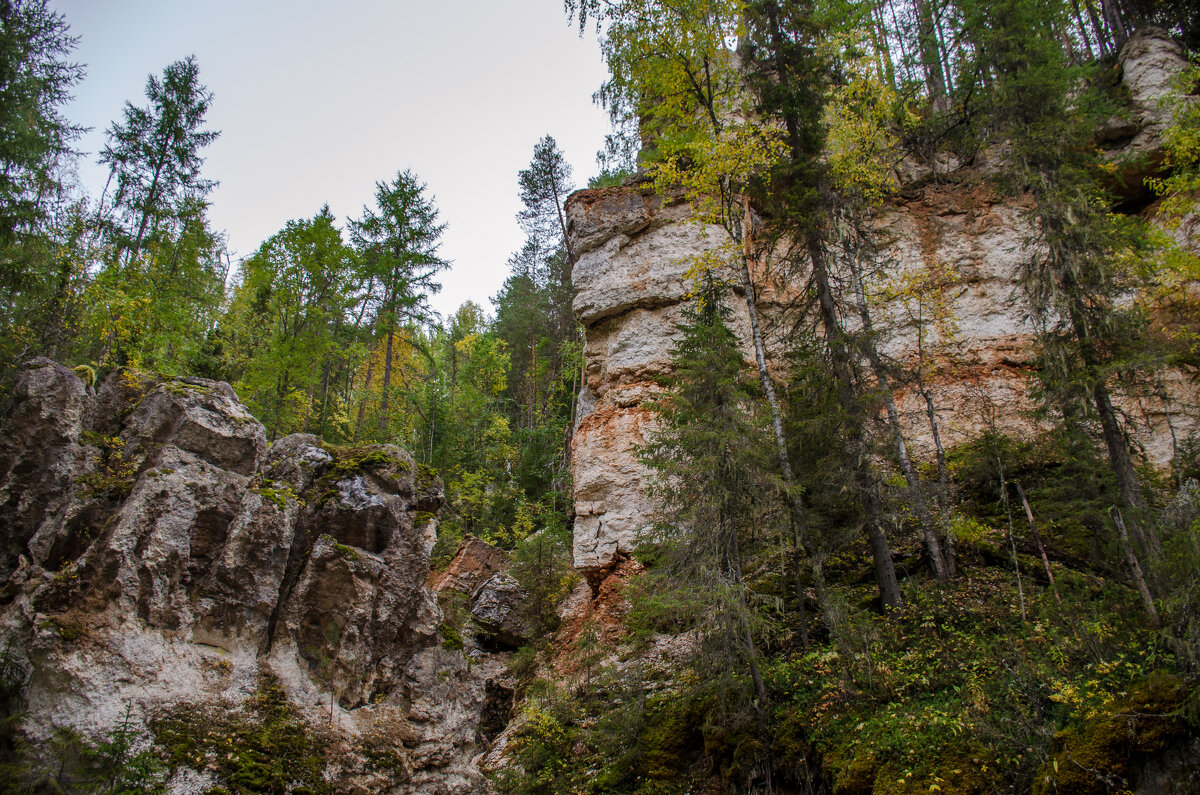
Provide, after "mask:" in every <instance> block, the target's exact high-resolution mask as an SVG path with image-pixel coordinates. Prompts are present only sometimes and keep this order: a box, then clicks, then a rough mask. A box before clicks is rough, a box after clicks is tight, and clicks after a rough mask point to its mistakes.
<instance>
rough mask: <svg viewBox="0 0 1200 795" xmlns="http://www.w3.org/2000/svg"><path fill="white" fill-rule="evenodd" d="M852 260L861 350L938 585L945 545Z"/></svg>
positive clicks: (943, 577)
mask: <svg viewBox="0 0 1200 795" xmlns="http://www.w3.org/2000/svg"><path fill="white" fill-rule="evenodd" d="M850 259H851V265H850V267H851V278H852V279H853V280H854V298H855V301H856V303H857V304H858V316H859V319H860V320H861V322H862V330H863V342H862V347H863V348H864V352H865V353H866V355H867V359H868V360H869V361H870V363H871V369H872V370H873V371H874V373H875V381H876V382H877V383H878V384H879V390H880V393H881V394H882V396H883V405H884V408H885V409H886V410H887V417H888V426H889V427H890V428H891V430H892V442H893V444H895V446H896V457H897V459H899V461H900V471H901V472H903V473H904V478H905V480H907V481H908V496H909V499H911V500H912V504H913V509H914V510H915V511H916V513H917V521H918V522H920V523H921V533H922V535H923V536H924V538H925V549H926V550H927V551H928V552H929V565H930V566H931V567H932V568H933V576H934V577H935V578H936V579H937V581H938V582H945V581H946V579H947V577H948V574H947V572H946V559H945V557H944V555H943V553H942V543H941V541H940V540H939V539H938V536H937V530H936V526H935V523H934V521H933V514H932V513H930V511H929V501H928V500H927V499H926V498H925V489H924V487H923V486H922V485H921V476H920V474H919V473H918V472H917V469H916V467H914V466H913V463H912V459H911V458H910V457H909V455H908V445H907V444H906V443H905V441H904V432H903V430H902V429H901V427H900V412H899V411H898V410H897V409H896V400H895V398H894V397H893V396H892V385H891V382H890V381H891V379H890V378H889V377H888V373H887V368H885V367H884V366H883V361H882V360H881V359H880V357H879V350H878V349H877V348H876V347H875V341H874V340H873V339H871V336H872V334H874V328H873V326H872V323H871V311H870V309H869V308H868V307H867V296H866V292H865V290H864V289H863V280H862V273H861V271H860V270H859V268H858V265H857V264H856V263H855V262H854V257H853V255H852V256H851V258H850Z"/></svg>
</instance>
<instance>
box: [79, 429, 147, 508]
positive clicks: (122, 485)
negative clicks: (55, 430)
mask: <svg viewBox="0 0 1200 795" xmlns="http://www.w3.org/2000/svg"><path fill="white" fill-rule="evenodd" d="M83 441H84V443H85V444H87V445H88V446H91V447H97V448H99V451H98V452H97V454H96V455H95V456H93V458H92V464H93V469H92V471H91V472H88V473H87V474H85V475H81V476H80V477H79V479H78V483H79V485H80V487H81V488H82V491H83V493H84V495H85V496H87V497H98V498H101V499H110V500H120V499H123V498H125V497H128V496H129V493H130V492H131V491H133V482H134V476H135V475H136V474H137V471H138V467H139V466H140V465H141V461H139V460H138V459H137V457H136V456H133V455H131V454H130V453H128V452H127V445H126V444H125V440H124V439H121V438H119V437H116V436H99V435H95V434H93V435H92V436H91V437H90V438H86V439H83Z"/></svg>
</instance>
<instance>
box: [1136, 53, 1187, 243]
mask: <svg viewBox="0 0 1200 795" xmlns="http://www.w3.org/2000/svg"><path fill="white" fill-rule="evenodd" d="M1198 86H1200V60H1197V58H1196V56H1193V60H1192V63H1191V64H1190V65H1189V67H1188V68H1187V69H1186V70H1184V71H1183V72H1182V73H1181V74H1180V75H1179V76H1178V77H1177V78H1176V83H1175V86H1174V90H1173V91H1172V92H1171V93H1170V94H1168V95H1167V96H1165V97H1163V99H1162V104H1163V105H1164V106H1165V108H1166V110H1167V111H1168V112H1169V113H1170V124H1168V125H1167V127H1166V129H1165V130H1163V146H1164V148H1165V149H1166V164H1165V165H1167V166H1168V167H1169V169H1170V172H1169V174H1168V175H1167V176H1165V177H1152V178H1149V179H1147V180H1146V182H1147V184H1148V185H1149V186H1150V187H1151V188H1152V189H1153V190H1154V192H1155V193H1157V194H1159V195H1161V196H1163V197H1165V198H1164V201H1163V206H1162V212H1163V213H1164V214H1166V215H1167V216H1168V217H1172V218H1173V220H1174V222H1175V223H1176V224H1177V223H1178V222H1179V221H1180V220H1181V219H1182V217H1183V216H1184V215H1186V214H1187V213H1188V212H1189V211H1190V210H1191V209H1192V208H1193V207H1194V206H1195V202H1196V193H1197V191H1200V98H1198V96H1197V88H1198Z"/></svg>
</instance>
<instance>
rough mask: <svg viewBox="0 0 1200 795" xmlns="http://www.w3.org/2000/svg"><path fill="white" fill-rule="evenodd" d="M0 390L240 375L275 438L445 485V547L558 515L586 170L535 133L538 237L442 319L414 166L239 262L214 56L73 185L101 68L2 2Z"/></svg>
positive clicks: (64, 27) (116, 135) (572, 383)
mask: <svg viewBox="0 0 1200 795" xmlns="http://www.w3.org/2000/svg"><path fill="white" fill-rule="evenodd" d="M0 23H2V25H3V27H2V29H0V166H2V168H0V174H2V176H0V289H3V291H4V293H5V295H4V298H5V299H6V300H5V301H3V302H2V303H3V306H2V307H0V393H2V392H6V391H7V390H8V389H9V388H10V387H11V384H12V379H13V377H14V375H15V373H16V372H17V370H18V369H19V367H20V366H21V364H22V363H23V362H24V361H27V360H28V359H30V358H32V357H34V356H39V355H44V356H50V357H52V358H55V359H58V360H60V361H64V362H67V363H69V364H71V365H74V366H78V367H79V372H80V373H81V376H82V377H84V378H85V379H87V380H89V381H93V380H94V379H96V378H103V377H104V376H105V375H106V374H107V373H108V372H110V371H111V370H112V369H114V368H117V367H133V368H142V369H147V370H156V371H160V372H166V373H177V374H189V375H199V376H204V377H211V378H217V379H222V380H227V381H229V382H230V383H232V384H233V385H234V386H235V388H236V389H237V391H238V394H239V396H240V397H241V398H242V400H243V401H244V402H246V404H247V405H248V406H249V407H250V408H251V410H252V411H253V412H254V414H255V416H256V417H258V418H259V419H260V420H261V421H262V422H263V423H264V424H265V425H266V427H267V430H268V434H269V436H270V438H271V439H275V438H278V437H280V436H283V435H286V434H289V433H295V432H308V433H314V434H316V435H318V436H320V437H321V438H322V439H324V440H326V441H327V442H329V443H333V444H365V443H373V442H389V443H397V444H400V445H402V446H404V447H405V448H406V449H408V450H411V451H412V452H413V454H414V455H415V456H416V457H417V458H418V460H419V461H421V462H422V463H424V464H426V465H429V466H432V467H433V468H435V469H436V470H437V471H438V472H439V473H440V474H442V476H443V477H444V479H445V480H446V483H447V490H448V496H449V498H450V501H451V512H450V513H451V516H450V518H449V521H448V523H447V524H446V527H445V531H446V532H445V533H444V534H443V535H444V536H445V539H444V541H445V544H444V545H445V546H448V547H449V549H451V550H452V549H453V543H454V541H455V539H456V537H457V535H458V533H460V532H463V531H469V532H474V533H477V534H480V535H483V536H485V537H487V538H490V539H492V540H496V541H498V542H500V543H504V544H506V545H510V544H511V543H513V542H514V541H515V540H516V539H518V538H520V537H522V536H524V535H527V534H528V533H530V532H531V531H532V530H533V529H534V528H535V527H541V526H545V525H550V526H557V527H559V528H561V527H562V526H563V525H564V522H565V519H566V517H567V516H569V509H568V503H567V501H566V497H565V494H566V477H567V463H568V462H567V455H568V453H567V449H568V447H567V442H568V439H569V433H570V427H571V419H572V417H571V412H572V410H573V405H574V401H573V395H574V393H575V392H576V391H577V390H578V386H579V383H578V382H579V377H580V363H581V349H582V343H581V335H580V332H579V330H578V328H577V326H576V324H575V321H574V318H573V315H572V314H571V307H570V304H571V299H572V296H573V293H572V289H571V281H570V267H571V255H570V248H569V246H568V244H567V240H566V234H565V223H564V220H563V215H562V213H563V203H564V202H565V200H566V196H567V195H568V194H569V193H570V191H571V190H573V187H574V186H573V184H572V182H571V173H570V167H569V166H568V165H567V163H566V161H565V160H564V159H563V155H562V153H561V152H560V151H559V149H558V148H557V145H556V144H555V142H554V140H553V139H552V138H550V137H549V136H547V137H546V138H544V139H543V140H542V141H540V142H538V144H537V146H536V147H535V150H534V154H533V158H532V161H531V163H530V166H529V168H528V169H526V170H523V171H521V172H520V174H519V175H518V186H517V188H518V190H519V192H520V196H521V200H522V202H523V205H524V209H523V210H522V212H521V213H520V216H519V219H518V220H519V222H520V223H521V225H522V227H523V229H524V230H525V231H526V233H527V242H526V244H525V246H524V247H523V248H522V249H521V250H520V251H519V252H517V253H515V254H514V255H513V257H512V259H511V261H510V263H509V266H510V269H511V276H510V277H509V279H508V280H507V281H506V282H505V285H504V287H503V289H502V291H501V292H500V294H499V295H498V296H497V297H496V298H495V299H494V300H495V308H494V310H495V311H494V317H493V316H492V313H490V312H488V311H487V310H485V309H484V308H483V307H481V306H479V305H477V304H474V303H467V304H465V305H464V306H462V307H461V308H460V309H459V310H458V311H457V312H456V313H455V314H454V316H453V317H451V318H446V319H444V320H443V319H442V318H439V317H437V316H436V314H435V313H434V312H433V311H432V309H431V308H430V305H429V296H430V295H432V294H433V293H435V292H437V291H438V290H439V289H440V285H439V284H438V282H437V277H438V274H439V273H440V272H442V271H444V270H445V269H446V268H447V267H449V265H450V263H449V262H447V261H446V260H445V259H444V258H443V257H442V256H441V255H440V254H439V246H440V242H441V236H442V233H443V231H444V224H443V223H442V222H441V221H439V218H438V210H437V207H436V205H435V202H434V198H433V197H432V196H431V195H430V193H429V191H428V189H427V187H426V186H425V185H424V184H423V183H422V182H421V180H420V179H419V178H418V177H417V176H416V175H415V174H413V173H411V172H410V171H400V172H399V173H397V174H396V175H395V176H394V177H393V178H391V179H388V180H383V181H380V182H379V183H377V185H376V189H375V196H374V203H373V204H372V205H371V206H368V207H364V208H363V210H362V213H361V214H360V215H359V216H358V217H357V218H350V219H345V220H344V221H339V219H337V218H335V217H334V216H333V215H332V213H331V212H330V211H329V208H328V207H327V206H326V207H322V208H319V209H317V210H316V212H315V213H314V215H313V216H312V217H310V218H302V219H296V220H293V221H290V222H288V223H287V224H286V226H285V227H284V228H283V229H281V230H280V231H278V232H277V233H275V234H274V235H272V236H271V237H270V238H269V239H268V240H266V241H265V242H263V243H262V245H261V246H260V247H259V248H258V249H257V250H256V251H255V252H254V253H253V254H251V255H250V256H248V257H246V258H244V259H243V260H241V261H240V262H232V261H231V259H230V256H229V254H228V252H227V250H226V248H225V240H224V237H223V235H222V234H221V233H220V232H219V231H218V230H215V229H213V228H212V226H211V224H210V221H209V218H208V209H209V205H210V194H211V191H212V189H213V188H214V187H215V183H214V182H213V181H212V180H210V179H208V178H206V177H205V176H204V173H203V165H204V158H205V154H206V150H207V147H208V146H209V145H210V144H211V143H212V142H213V141H214V140H216V138H217V137H218V135H219V132H218V131H215V130H211V129H209V128H208V126H207V124H206V116H207V114H208V111H209V109H210V107H211V105H212V102H213V95H212V92H210V91H209V90H208V89H207V88H206V87H205V86H204V85H203V83H202V81H201V78H200V69H199V65H198V63H197V62H196V59H195V58H194V57H188V58H185V59H184V60H181V61H178V62H175V63H172V64H170V65H169V66H167V67H166V68H165V69H164V70H163V72H162V74H161V75H151V76H150V77H149V78H148V80H147V83H146V86H145V92H144V98H143V99H142V100H141V101H139V102H129V103H126V105H125V108H124V109H123V111H122V113H121V116H120V118H119V119H117V120H116V121H114V122H113V123H112V125H111V126H110V127H109V128H108V130H107V143H106V144H105V146H104V148H103V150H102V151H101V152H100V154H99V161H100V163H101V164H103V165H105V166H107V167H108V169H109V179H108V181H107V184H106V185H105V188H104V190H103V192H102V193H101V195H100V196H98V197H93V196H89V195H87V194H86V193H85V192H83V191H82V189H80V188H79V187H78V186H76V185H74V184H72V181H71V178H70V175H71V173H72V166H73V164H74V162H76V159H77V158H78V157H79V155H78V154H77V153H76V152H74V151H73V149H72V146H73V142H74V140H75V139H76V137H77V136H78V134H79V133H80V129H79V128H78V127H77V126H76V125H73V124H72V123H70V121H69V120H67V119H66V118H64V117H63V115H62V113H61V107H62V105H63V104H64V103H65V102H66V101H67V100H68V99H69V96H70V93H71V91H72V90H73V88H74V87H75V86H77V85H78V84H79V82H80V80H82V78H83V68H82V67H81V66H79V65H77V64H75V63H74V62H73V61H72V60H71V53H72V50H73V47H74V44H75V40H74V39H73V38H72V37H71V36H70V34H69V28H68V23H67V20H66V19H64V17H63V16H62V15H61V14H58V13H55V12H53V11H52V10H51V9H50V8H49V6H48V4H47V3H46V2H45V0H15V2H11V3H3V4H0Z"/></svg>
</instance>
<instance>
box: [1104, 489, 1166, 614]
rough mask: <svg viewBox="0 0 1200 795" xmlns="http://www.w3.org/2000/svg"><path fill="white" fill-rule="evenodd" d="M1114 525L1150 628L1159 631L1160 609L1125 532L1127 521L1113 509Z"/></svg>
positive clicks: (1119, 512)
mask: <svg viewBox="0 0 1200 795" xmlns="http://www.w3.org/2000/svg"><path fill="white" fill-rule="evenodd" d="M1112 518H1113V524H1115V525H1116V526H1117V535H1118V536H1119V537H1120V539H1121V548H1122V549H1124V550H1125V560H1126V561H1127V562H1128V563H1129V572H1130V574H1132V575H1133V583H1134V585H1135V586H1137V591H1138V595H1139V596H1141V597H1142V607H1144V608H1146V615H1148V616H1149V617H1150V627H1151V628H1152V629H1158V628H1159V627H1160V626H1162V621H1161V620H1160V619H1159V617H1158V608H1157V607H1155V606H1154V597H1153V596H1152V595H1151V594H1150V588H1149V586H1147V585H1146V576H1145V575H1144V574H1143V573H1142V567H1141V564H1139V563H1138V559H1137V554H1136V553H1135V552H1134V551H1133V545H1132V544H1130V543H1129V533H1128V532H1127V531H1126V530H1125V521H1124V520H1123V519H1122V518H1121V510H1120V509H1119V508H1113V509H1112Z"/></svg>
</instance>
